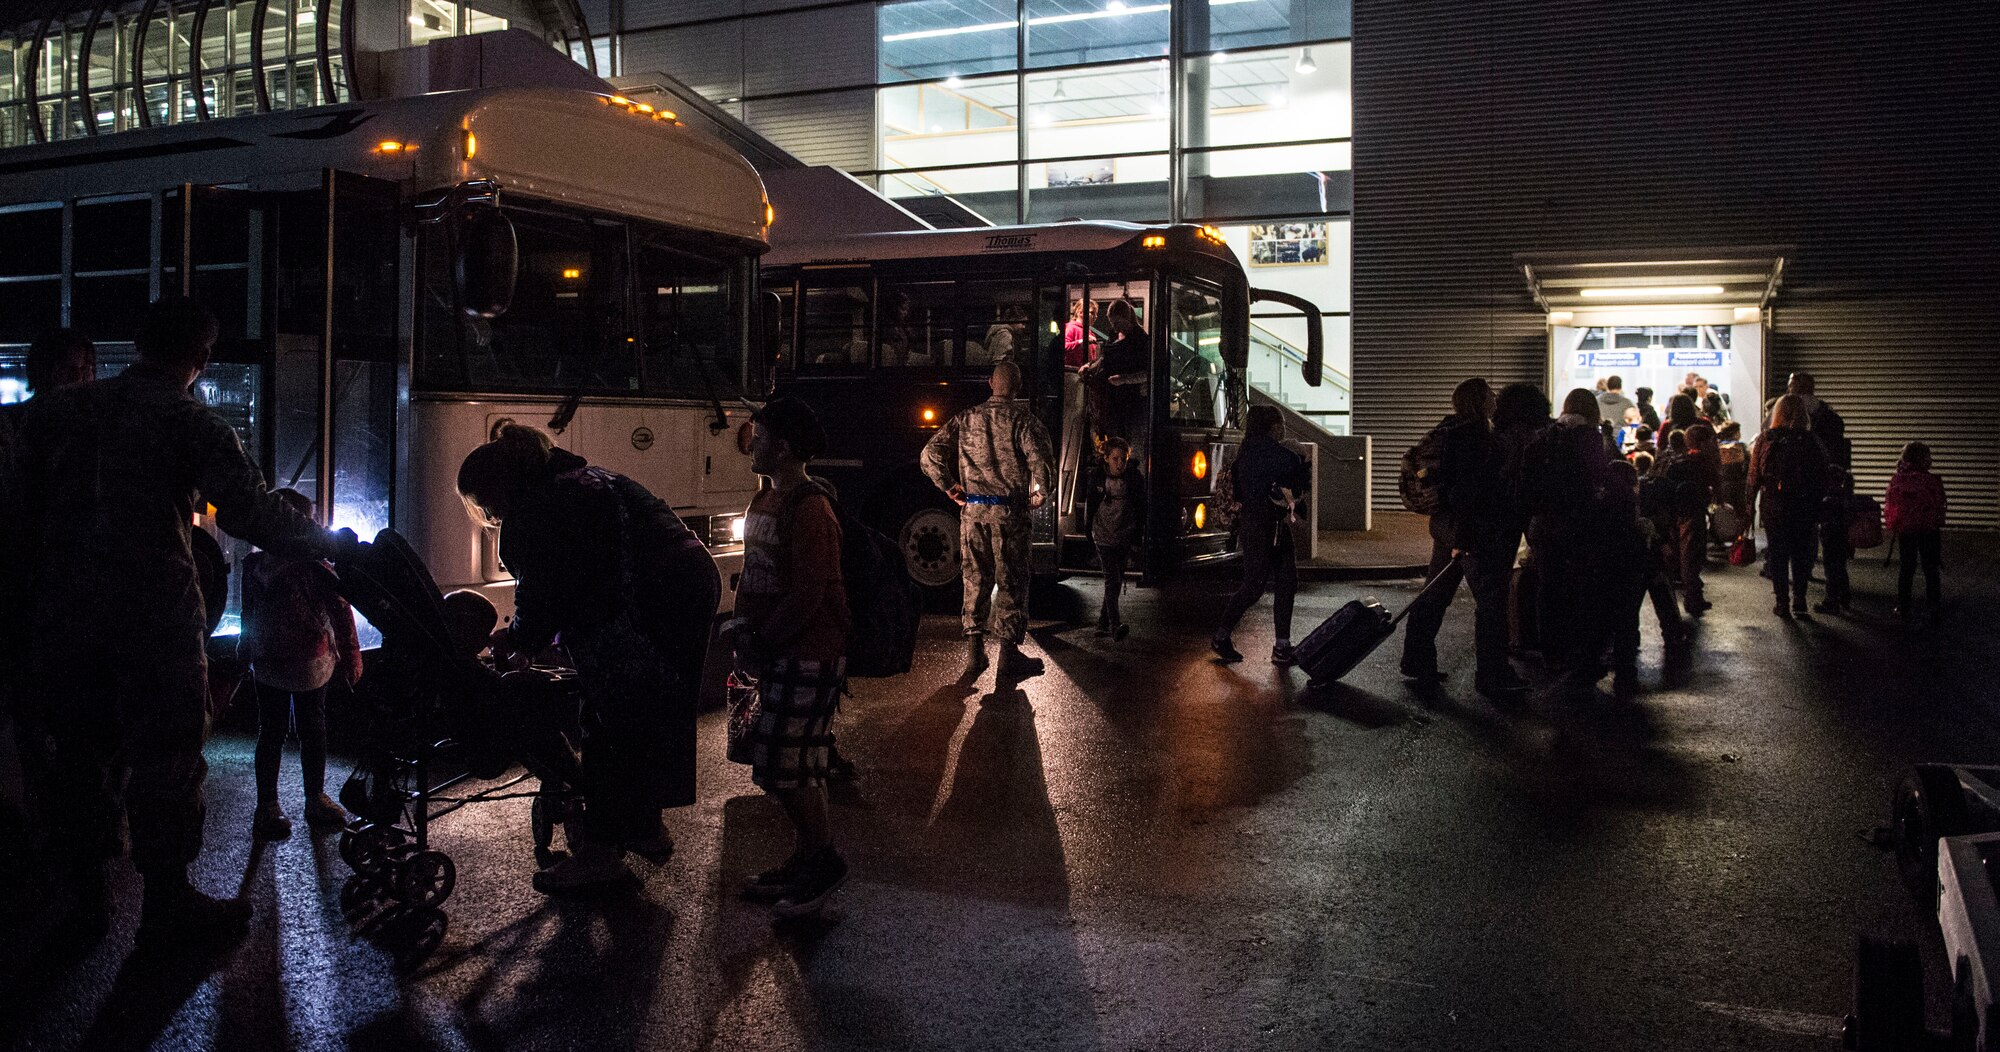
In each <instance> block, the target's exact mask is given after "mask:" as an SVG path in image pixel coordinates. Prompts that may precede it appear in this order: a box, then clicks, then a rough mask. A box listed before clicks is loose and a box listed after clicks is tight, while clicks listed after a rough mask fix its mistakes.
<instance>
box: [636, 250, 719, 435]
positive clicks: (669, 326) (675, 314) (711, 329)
mask: <svg viewBox="0 0 2000 1052" xmlns="http://www.w3.org/2000/svg"><path fill="white" fill-rule="evenodd" d="M669 237H670V235H668V234H665V233H664V232H648V233H646V234H643V235H642V236H641V238H640V241H639V247H638V255H637V263H636V265H637V268H638V272H637V274H636V275H635V279H636V281H637V288H638V292H639V305H640V313H641V316H642V317H643V319H644V321H645V326H646V329H645V337H644V339H645V364H646V389H647V390H648V391H651V392H656V393H659V394H667V395H676V396H680V397H686V398H708V397H711V396H713V395H729V396H732V397H733V396H734V395H736V394H737V393H739V390H740V386H741V381H740V377H741V376H742V363H741V361H740V360H739V358H738V356H739V354H740V353H741V352H740V350H739V348H740V347H741V346H742V342H741V341H740V340H738V339H737V337H736V325H737V312H736V295H735V294H736V287H735V277H736V274H737V267H736V266H735V264H734V262H733V261H728V260H718V259H711V258H709V257H707V256H702V255H696V254H694V253H691V252H687V251H684V250H681V249H677V248H674V247H673V246H672V244H671V243H670V242H669V240H668V238H669Z"/></svg>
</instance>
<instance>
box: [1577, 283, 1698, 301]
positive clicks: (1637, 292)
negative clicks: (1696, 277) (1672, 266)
mask: <svg viewBox="0 0 2000 1052" xmlns="http://www.w3.org/2000/svg"><path fill="white" fill-rule="evenodd" d="M1578 295H1580V296H1582V297H1583V298H1584V299H1587V300H1602V299H1639V298H1643V297H1646V296H1720V295H1722V286H1720V285H1623V286H1620V287H1618V288H1611V289H1584V290H1583V291H1582V292H1580V293H1578Z"/></svg>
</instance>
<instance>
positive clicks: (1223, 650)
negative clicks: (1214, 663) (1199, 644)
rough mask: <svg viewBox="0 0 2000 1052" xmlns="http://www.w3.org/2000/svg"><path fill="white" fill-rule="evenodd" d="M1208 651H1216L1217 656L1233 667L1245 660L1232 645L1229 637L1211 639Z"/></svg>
mask: <svg viewBox="0 0 2000 1052" xmlns="http://www.w3.org/2000/svg"><path fill="white" fill-rule="evenodd" d="M1208 649H1210V650H1213V651H1215V656H1216V657H1218V658H1221V659H1222V662H1223V664H1226V665H1233V664H1235V663H1236V662H1238V661H1241V660H1243V655H1242V654H1239V653H1237V651H1236V648H1235V647H1234V646H1232V645H1230V642H1229V637H1228V636H1216V637H1214V638H1212V639H1210V640H1209V641H1208Z"/></svg>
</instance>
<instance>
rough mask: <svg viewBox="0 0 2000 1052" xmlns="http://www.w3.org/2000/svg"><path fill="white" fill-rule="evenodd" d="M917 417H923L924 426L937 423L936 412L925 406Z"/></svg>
mask: <svg viewBox="0 0 2000 1052" xmlns="http://www.w3.org/2000/svg"><path fill="white" fill-rule="evenodd" d="M917 415H918V416H921V417H923V418H924V423H926V424H935V423H937V410H935V409H932V408H930V407H929V406H925V407H924V410H923V412H921V413H918V414H917Z"/></svg>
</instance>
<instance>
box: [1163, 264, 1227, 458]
mask: <svg viewBox="0 0 2000 1052" xmlns="http://www.w3.org/2000/svg"><path fill="white" fill-rule="evenodd" d="M1170 289H1171V291H1170V292H1169V296H1168V303H1169V305H1170V311H1169V318H1168V327H1167V352H1168V356H1169V370H1170V371H1169V374H1168V377H1167V417H1168V419H1170V420H1172V421H1173V422H1174V423H1176V424H1189V425H1193V426H1196V427H1226V426H1228V422H1229V404H1228V394H1227V392H1228V389H1229V385H1228V384H1227V383H1225V382H1224V381H1225V379H1226V377H1227V373H1228V370H1227V368H1226V367H1225V366H1224V365H1223V361H1222V298H1221V297H1220V296H1219V295H1217V294H1215V293H1213V292H1210V291H1208V290H1206V289H1203V288H1200V287H1198V286H1195V285H1189V284H1184V283H1182V282H1179V281H1176V282H1173V283H1172V285H1171V286H1170Z"/></svg>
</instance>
